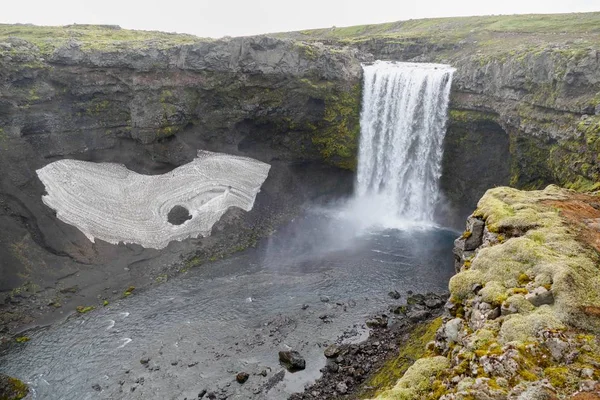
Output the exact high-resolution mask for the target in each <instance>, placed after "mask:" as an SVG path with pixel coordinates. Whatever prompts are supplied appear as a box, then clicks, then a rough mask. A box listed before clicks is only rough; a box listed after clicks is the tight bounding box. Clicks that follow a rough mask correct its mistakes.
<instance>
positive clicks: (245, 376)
mask: <svg viewBox="0 0 600 400" xmlns="http://www.w3.org/2000/svg"><path fill="white" fill-rule="evenodd" d="M249 377H250V375H249V374H248V373H247V372H240V373H238V374H237V375H236V376H235V380H236V381H237V382H238V383H239V384H244V383H246V381H247V380H248V378H249Z"/></svg>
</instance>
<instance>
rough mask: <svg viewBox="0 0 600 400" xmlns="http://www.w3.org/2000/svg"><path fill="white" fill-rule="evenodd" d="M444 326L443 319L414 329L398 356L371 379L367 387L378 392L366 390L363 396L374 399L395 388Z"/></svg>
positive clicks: (401, 344)
mask: <svg viewBox="0 0 600 400" xmlns="http://www.w3.org/2000/svg"><path fill="white" fill-rule="evenodd" d="M441 325H442V319H441V318H436V319H435V320H433V321H431V322H429V323H424V324H420V325H418V326H417V327H415V328H414V329H413V331H412V332H411V333H410V335H409V337H408V339H407V340H406V341H403V342H402V343H400V350H399V352H398V356H396V357H394V358H392V359H391V360H389V361H387V362H386V363H385V364H384V365H383V367H381V368H380V369H379V370H378V371H377V373H376V374H375V375H373V376H372V377H371V378H369V379H368V380H367V381H366V383H365V385H364V386H365V387H370V388H372V387H374V388H376V389H377V392H375V393H373V392H372V391H370V390H365V391H364V393H363V396H368V397H372V396H374V395H376V394H377V393H381V392H382V391H384V390H387V389H390V388H392V387H394V385H395V384H396V382H398V380H399V379H400V378H401V377H402V375H404V373H405V372H406V370H407V369H408V368H409V367H410V366H411V365H412V364H413V363H414V362H415V361H416V360H417V359H419V358H420V357H423V356H424V355H425V354H426V353H427V350H426V345H427V343H429V342H430V341H432V340H434V339H435V333H436V332H437V330H438V329H439V328H440V327H441Z"/></svg>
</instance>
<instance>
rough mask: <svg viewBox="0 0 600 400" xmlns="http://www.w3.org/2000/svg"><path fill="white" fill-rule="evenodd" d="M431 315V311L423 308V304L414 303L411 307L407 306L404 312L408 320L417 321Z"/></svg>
mask: <svg viewBox="0 0 600 400" xmlns="http://www.w3.org/2000/svg"><path fill="white" fill-rule="evenodd" d="M430 315H431V312H430V311H429V310H428V309H426V308H425V306H421V305H416V306H412V307H410V306H409V307H408V310H407V312H406V317H407V318H408V320H409V321H410V322H419V321H422V320H424V319H426V318H428V317H429V316H430Z"/></svg>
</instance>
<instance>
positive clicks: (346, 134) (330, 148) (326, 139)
mask: <svg viewBox="0 0 600 400" xmlns="http://www.w3.org/2000/svg"><path fill="white" fill-rule="evenodd" d="M360 103H361V85H360V84H356V85H354V86H353V87H352V88H351V89H350V90H347V91H341V92H333V93H330V94H329V95H327V97H326V98H325V114H324V117H323V121H322V122H321V123H320V124H319V125H318V126H317V129H316V130H315V132H314V133H313V136H312V142H313V143H314V144H315V145H317V147H318V148H319V151H320V153H321V156H322V157H323V159H324V160H325V161H327V162H329V163H331V164H334V165H337V166H339V167H341V168H345V169H352V170H353V169H355V168H356V154H357V148H358V138H359V133H360V126H359V119H360Z"/></svg>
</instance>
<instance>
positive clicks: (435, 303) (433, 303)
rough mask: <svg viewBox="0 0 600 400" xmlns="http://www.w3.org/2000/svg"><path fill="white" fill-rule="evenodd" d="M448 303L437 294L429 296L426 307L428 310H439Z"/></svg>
mask: <svg viewBox="0 0 600 400" xmlns="http://www.w3.org/2000/svg"><path fill="white" fill-rule="evenodd" d="M445 303H446V300H445V299H443V298H442V297H440V296H437V295H435V294H428V295H427V298H426V299H425V306H426V307H428V308H439V307H442V306H443V305H444V304H445Z"/></svg>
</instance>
